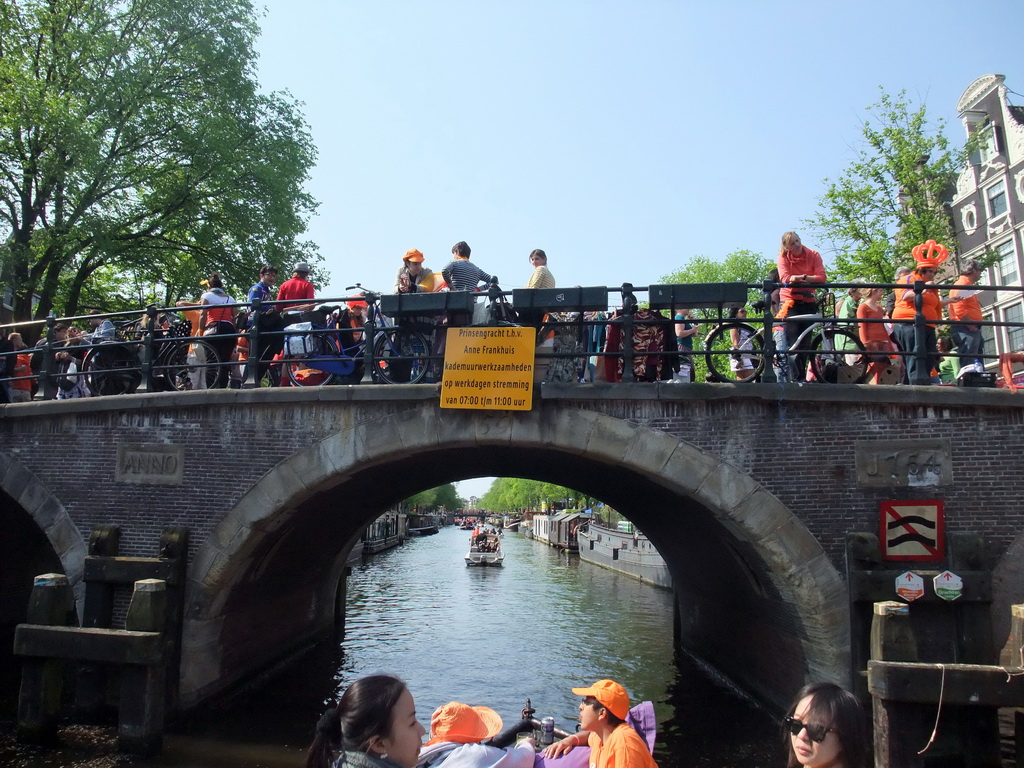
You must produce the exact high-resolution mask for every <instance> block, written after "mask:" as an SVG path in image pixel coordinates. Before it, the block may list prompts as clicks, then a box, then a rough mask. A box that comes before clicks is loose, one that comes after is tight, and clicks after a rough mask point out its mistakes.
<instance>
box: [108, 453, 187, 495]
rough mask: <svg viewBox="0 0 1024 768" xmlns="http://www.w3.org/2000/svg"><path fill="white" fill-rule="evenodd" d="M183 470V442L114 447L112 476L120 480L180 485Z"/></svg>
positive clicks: (121, 481)
mask: <svg viewBox="0 0 1024 768" xmlns="http://www.w3.org/2000/svg"><path fill="white" fill-rule="evenodd" d="M184 470H185V446H183V445H133V444H122V445H119V446H117V470H116V472H115V474H114V479H115V480H116V481H117V482H119V483H136V484H139V485H181V484H182V479H183V477H184Z"/></svg>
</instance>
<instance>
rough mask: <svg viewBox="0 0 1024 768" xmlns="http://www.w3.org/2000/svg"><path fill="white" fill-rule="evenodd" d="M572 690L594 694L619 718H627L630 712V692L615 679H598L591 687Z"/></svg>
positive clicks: (573, 690) (581, 694) (584, 693)
mask: <svg viewBox="0 0 1024 768" xmlns="http://www.w3.org/2000/svg"><path fill="white" fill-rule="evenodd" d="M572 692H573V693H575V694H576V695H577V696H593V697H594V698H595V699H597V701H598V703H599V704H600V705H601V706H602V707H604V708H605V709H607V710H608V711H609V712H611V713H612V714H613V715H615V716H616V717H617V718H619V720H625V719H626V715H628V714H629V694H628V693H626V689H625V688H623V687H622V686H621V685H619V684H618V683H616V682H615V681H614V680H598V681H597V682H596V683H594V684H593V685H592V686H590V687H589V688H573V689H572Z"/></svg>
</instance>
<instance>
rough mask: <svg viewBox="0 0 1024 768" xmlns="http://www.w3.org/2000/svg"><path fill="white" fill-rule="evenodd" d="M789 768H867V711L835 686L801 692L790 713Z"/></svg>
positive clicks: (816, 685) (818, 686)
mask: <svg viewBox="0 0 1024 768" xmlns="http://www.w3.org/2000/svg"><path fill="white" fill-rule="evenodd" d="M784 724H785V734H786V739H787V741H788V743H789V760H788V762H787V763H786V766H787V768H798V766H806V768H825V767H826V766H828V767H829V768H864V765H865V761H866V759H867V752H868V734H867V727H866V725H865V723H864V711H863V710H862V709H861V706H860V703H859V702H858V701H857V699H856V698H854V695H853V694H852V693H850V692H849V691H846V690H843V689H842V688H840V687H839V686H838V685H836V684H834V683H811V684H810V685H805V686H804V687H803V688H801V689H800V690H799V691H798V692H797V694H796V697H795V698H794V699H793V704H792V705H791V706H790V707H789V709H788V710H787V712H786V719H785V721H784Z"/></svg>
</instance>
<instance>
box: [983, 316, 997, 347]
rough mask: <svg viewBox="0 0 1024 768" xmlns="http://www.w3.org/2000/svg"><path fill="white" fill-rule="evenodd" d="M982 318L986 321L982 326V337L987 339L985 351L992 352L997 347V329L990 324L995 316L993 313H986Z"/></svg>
mask: <svg viewBox="0 0 1024 768" xmlns="http://www.w3.org/2000/svg"><path fill="white" fill-rule="evenodd" d="M982 318H983V319H984V321H985V325H983V326H981V337H982V338H983V339H984V340H985V351H986V352H988V353H989V354H991V353H992V352H994V351H995V348H996V329H995V328H994V327H993V326H991V325H988V323H991V322H992V321H993V320H995V318H994V317H993V316H992V315H991V314H984V315H982Z"/></svg>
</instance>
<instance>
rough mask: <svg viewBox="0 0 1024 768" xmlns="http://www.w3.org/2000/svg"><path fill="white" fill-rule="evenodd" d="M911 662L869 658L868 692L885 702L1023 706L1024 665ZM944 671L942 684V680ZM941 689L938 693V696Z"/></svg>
mask: <svg viewBox="0 0 1024 768" xmlns="http://www.w3.org/2000/svg"><path fill="white" fill-rule="evenodd" d="M941 667H944V668H945V672H944V673H943V669H941V668H940V665H939V664H914V663H911V662H899V661H869V662H868V691H869V692H870V693H871V695H872V696H875V697H877V698H879V699H884V700H886V701H905V702H916V703H921V704H928V703H931V704H935V703H938V702H939V701H940V700H941V701H942V703H943V704H950V705H967V706H985V707H1020V706H1024V668H1022V667H1007V668H1003V667H994V666H982V665H975V664H943V665H941ZM943 674H945V683H943ZM940 691H941V696H940Z"/></svg>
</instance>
